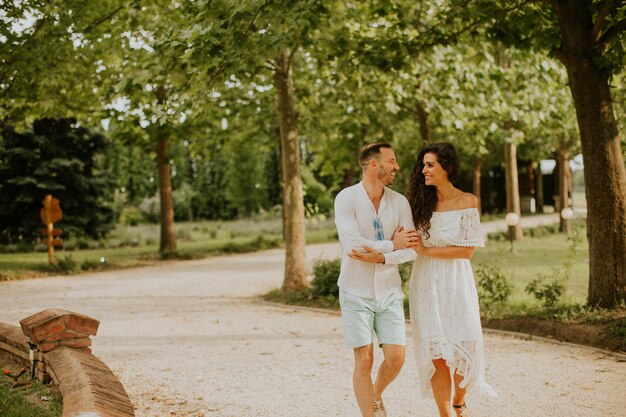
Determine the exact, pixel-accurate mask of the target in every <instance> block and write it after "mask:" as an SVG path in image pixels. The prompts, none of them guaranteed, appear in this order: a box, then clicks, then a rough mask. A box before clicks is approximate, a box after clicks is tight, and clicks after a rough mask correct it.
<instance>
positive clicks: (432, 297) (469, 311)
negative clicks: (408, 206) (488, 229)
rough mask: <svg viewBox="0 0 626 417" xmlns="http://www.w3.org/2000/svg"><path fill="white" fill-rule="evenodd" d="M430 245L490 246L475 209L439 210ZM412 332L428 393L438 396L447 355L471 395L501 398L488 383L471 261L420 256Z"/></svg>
mask: <svg viewBox="0 0 626 417" xmlns="http://www.w3.org/2000/svg"><path fill="white" fill-rule="evenodd" d="M429 233H430V237H429V238H426V235H425V234H423V235H422V239H423V242H424V246H428V247H443V246H464V247H469V246H473V247H479V246H484V243H483V239H482V235H481V232H480V219H479V214H478V210H477V209H475V208H470V209H463V210H453V211H445V212H433V215H432V217H431V219H430V230H429ZM409 302H410V310H411V330H412V334H413V342H414V349H415V359H416V361H417V370H418V379H419V385H420V390H421V393H422V395H423V396H424V397H432V389H431V385H430V379H431V378H432V376H433V374H434V373H435V366H434V365H433V362H432V361H433V359H442V358H443V359H445V360H446V364H447V365H448V367H449V368H450V369H454V368H456V372H457V374H459V375H461V376H462V377H463V380H462V381H461V383H460V387H461V388H465V389H467V393H468V394H470V395H471V394H487V395H491V396H495V395H496V393H495V391H494V390H493V388H492V387H491V386H489V385H488V384H486V383H485V380H484V379H485V378H484V377H485V369H484V366H485V365H484V354H483V335H482V328H481V325H480V313H479V309H478V294H477V292H476V284H475V283H474V274H473V273H472V267H471V265H470V261H469V260H468V259H441V258H434V257H430V256H419V255H418V256H417V258H416V260H415V263H414V264H413V271H412V273H411V281H410V284H409Z"/></svg>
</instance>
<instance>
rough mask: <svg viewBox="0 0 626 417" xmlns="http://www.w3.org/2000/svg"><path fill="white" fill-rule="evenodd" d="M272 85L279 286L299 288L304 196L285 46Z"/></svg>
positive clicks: (303, 271) (302, 285)
mask: <svg viewBox="0 0 626 417" xmlns="http://www.w3.org/2000/svg"><path fill="white" fill-rule="evenodd" d="M274 85H275V86H276V90H277V91H278V118H279V125H280V143H281V166H282V182H283V211H284V216H283V230H284V234H285V249H286V253H285V277H284V279H283V285H282V289H283V290H284V291H298V290H301V289H303V288H306V287H307V286H308V281H307V279H306V258H305V246H306V243H305V237H306V235H305V227H304V197H303V193H302V177H301V175H300V143H299V141H298V126H297V121H296V100H295V94H294V88H293V79H292V72H291V51H290V49H289V48H285V50H283V52H282V54H281V55H280V56H279V57H278V58H277V59H276V69H275V71H274Z"/></svg>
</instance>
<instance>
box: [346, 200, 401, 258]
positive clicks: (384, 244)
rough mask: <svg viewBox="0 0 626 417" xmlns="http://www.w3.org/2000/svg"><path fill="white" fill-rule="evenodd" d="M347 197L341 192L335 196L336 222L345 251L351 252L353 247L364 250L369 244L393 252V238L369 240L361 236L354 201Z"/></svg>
mask: <svg viewBox="0 0 626 417" xmlns="http://www.w3.org/2000/svg"><path fill="white" fill-rule="evenodd" d="M345 197H346V196H345V195H342V194H341V193H340V194H339V195H337V197H336V198H335V224H336V225H337V232H338V234H339V243H340V244H341V249H342V250H343V252H344V253H349V252H351V251H352V249H356V250H358V251H363V250H364V249H363V247H364V246H369V247H370V248H373V249H374V250H376V251H378V252H380V253H387V252H392V251H393V242H392V241H391V240H369V239H365V238H364V237H363V236H361V233H360V232H359V225H358V222H357V218H356V210H355V207H354V205H353V204H354V203H353V202H352V201H350V200H351V199H349V198H345ZM372 227H373V225H372Z"/></svg>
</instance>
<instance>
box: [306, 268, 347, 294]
mask: <svg viewBox="0 0 626 417" xmlns="http://www.w3.org/2000/svg"><path fill="white" fill-rule="evenodd" d="M340 268H341V259H333V260H317V261H315V263H314V264H313V280H312V281H311V294H312V295H313V296H314V297H320V298H328V297H334V299H338V298H339V287H338V286H337V280H338V279H339V271H340Z"/></svg>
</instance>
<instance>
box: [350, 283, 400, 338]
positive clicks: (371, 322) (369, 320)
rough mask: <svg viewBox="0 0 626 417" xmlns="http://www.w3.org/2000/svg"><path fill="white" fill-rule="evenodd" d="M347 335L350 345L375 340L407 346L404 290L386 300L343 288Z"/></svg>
mask: <svg viewBox="0 0 626 417" xmlns="http://www.w3.org/2000/svg"><path fill="white" fill-rule="evenodd" d="M339 303H340V304H341V317H342V319H343V334H344V336H345V339H346V346H347V347H348V348H351V349H353V348H357V347H361V346H367V345H369V344H372V343H374V341H375V340H376V338H378V344H379V345H384V344H390V345H405V344H406V328H405V319H404V308H403V305H404V293H403V292H402V291H401V290H398V292H395V293H393V294H391V295H390V296H388V297H387V298H385V299H383V300H379V301H377V300H375V299H372V298H362V297H357V296H356V295H352V294H350V293H347V292H345V291H343V290H342V289H341V288H340V289H339Z"/></svg>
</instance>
